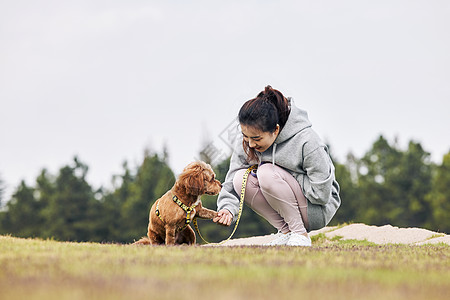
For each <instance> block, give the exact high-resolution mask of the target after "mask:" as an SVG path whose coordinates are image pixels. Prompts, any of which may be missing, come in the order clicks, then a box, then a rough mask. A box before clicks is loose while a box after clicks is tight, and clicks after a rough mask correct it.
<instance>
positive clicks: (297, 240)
mask: <svg viewBox="0 0 450 300" xmlns="http://www.w3.org/2000/svg"><path fill="white" fill-rule="evenodd" d="M286 246H302V247H311V239H310V238H309V236H304V235H303V234H300V233H295V232H293V233H291V235H290V237H289V240H288V241H287V243H286Z"/></svg>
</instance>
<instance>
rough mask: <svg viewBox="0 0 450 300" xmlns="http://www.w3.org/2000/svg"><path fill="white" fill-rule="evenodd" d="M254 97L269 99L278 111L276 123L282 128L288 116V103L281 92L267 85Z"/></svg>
mask: <svg viewBox="0 0 450 300" xmlns="http://www.w3.org/2000/svg"><path fill="white" fill-rule="evenodd" d="M256 98H260V99H262V100H266V101H269V102H271V103H272V104H273V105H274V106H275V108H276V110H277V113H278V124H279V125H280V127H281V128H283V127H284V125H285V124H286V122H287V119H288V117H289V103H288V101H287V99H286V98H285V97H284V96H283V94H282V93H281V92H280V91H278V90H275V89H273V88H272V87H271V86H270V85H268V86H266V87H265V89H264V91H262V92H260V93H259V94H258V96H257V97H256Z"/></svg>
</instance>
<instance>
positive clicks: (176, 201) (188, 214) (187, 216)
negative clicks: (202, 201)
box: [155, 195, 198, 230]
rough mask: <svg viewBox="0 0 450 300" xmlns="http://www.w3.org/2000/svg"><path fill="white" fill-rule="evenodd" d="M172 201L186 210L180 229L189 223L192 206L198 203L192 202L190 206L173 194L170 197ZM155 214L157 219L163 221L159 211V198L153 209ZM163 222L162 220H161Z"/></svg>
mask: <svg viewBox="0 0 450 300" xmlns="http://www.w3.org/2000/svg"><path fill="white" fill-rule="evenodd" d="M172 200H173V202H175V203H176V204H178V206H179V207H181V208H182V209H183V210H184V211H185V212H186V220H185V221H184V226H183V228H181V230H183V229H185V228H186V226H188V225H189V223H191V212H192V211H193V210H194V208H195V207H196V206H197V205H198V204H195V203H194V204H193V205H191V206H187V205H186V204H184V203H183V202H181V200H180V199H178V197H177V196H175V195H173V197H172ZM155 213H156V215H157V216H158V217H159V219H160V220H161V221H163V219H162V217H161V213H160V211H159V200H158V203H157V204H156V210H155ZM163 222H164V221H163Z"/></svg>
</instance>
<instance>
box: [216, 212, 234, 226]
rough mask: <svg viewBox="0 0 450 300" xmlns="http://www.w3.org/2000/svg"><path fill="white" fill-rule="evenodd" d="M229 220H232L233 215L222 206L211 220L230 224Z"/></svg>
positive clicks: (224, 224) (225, 224)
mask: <svg viewBox="0 0 450 300" xmlns="http://www.w3.org/2000/svg"><path fill="white" fill-rule="evenodd" d="M231 220H233V215H232V214H231V213H230V211H229V210H228V209H225V208H224V209H221V210H219V211H218V212H217V217H215V218H214V219H213V222H215V223H217V224H220V225H223V226H230V225H231Z"/></svg>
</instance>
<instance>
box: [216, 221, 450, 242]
mask: <svg viewBox="0 0 450 300" xmlns="http://www.w3.org/2000/svg"><path fill="white" fill-rule="evenodd" d="M319 233H323V234H325V236H326V237H327V238H330V239H331V238H333V237H335V236H340V237H342V239H343V240H349V239H353V240H367V241H369V242H372V243H375V244H380V245H381V244H408V245H424V244H436V243H445V244H448V245H450V236H449V235H445V234H442V233H437V232H434V231H430V230H427V229H422V228H399V227H395V226H391V225H385V226H370V225H365V224H360V223H356V224H350V225H347V226H344V227H341V228H337V227H325V228H322V229H320V230H315V231H311V232H310V236H311V237H313V236H315V235H317V234H319ZM273 238H274V235H265V236H255V237H249V238H241V239H232V240H229V241H227V242H225V243H222V244H211V245H212V246H251V245H263V244H265V243H268V242H270V241H271V240H272V239H273Z"/></svg>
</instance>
